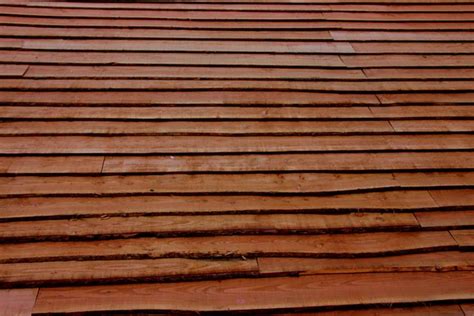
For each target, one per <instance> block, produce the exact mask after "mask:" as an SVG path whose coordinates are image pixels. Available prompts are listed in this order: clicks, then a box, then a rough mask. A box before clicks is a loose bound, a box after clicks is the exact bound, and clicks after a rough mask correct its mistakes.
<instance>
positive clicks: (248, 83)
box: [0, 67, 474, 93]
mask: <svg viewBox="0 0 474 316" xmlns="http://www.w3.org/2000/svg"><path fill="white" fill-rule="evenodd" d="M32 69H33V70H34V69H37V68H35V67H33V68H32ZM212 69H214V68H212ZM119 70H120V67H116V69H115V71H113V72H112V73H110V72H107V71H105V72H104V73H101V74H99V76H102V75H103V76H104V78H95V79H83V78H75V79H64V78H62V79H61V80H57V79H58V78H50V79H46V78H43V79H42V80H37V79H31V78H23V79H10V78H9V79H4V80H2V81H1V82H0V89H2V90H7V89H8V90H35V91H36V90H45V91H49V90H99V91H102V90H103V91H108V90H140V91H142V90H143V91H147V90H150V91H160V90H168V91H169V90H186V91H192V90H267V91H269V90H271V91H281V90H288V91H321V92H329V91H330V92H344V93H345V92H379V91H382V92H384V91H397V92H398V91H417V92H426V91H429V92H439V91H452V92H457V91H459V90H460V91H472V90H474V87H473V81H471V80H429V81H419V80H404V81H398V80H397V81H394V80H385V81H366V80H359V78H356V79H354V80H352V79H351V80H338V79H334V80H332V79H331V80H329V79H328V80H320V81H294V80H291V81H290V80H286V81H284V80H272V82H271V84H269V83H268V81H265V80H255V79H254V80H249V79H239V80H235V79H231V80H229V79H226V80H224V79H222V80H206V79H200V80H195V79H192V80H189V79H184V78H183V79H179V80H176V79H174V80H173V79H169V80H161V79H147V80H143V79H137V78H134V80H127V79H124V78H119V77H118V78H112V77H108V76H115V75H117V76H120V73H119ZM274 70H275V69H272V70H271V71H268V72H269V74H268V75H271V76H273V75H278V71H279V70H280V69H279V68H278V69H276V70H278V71H276V72H275V71H274ZM312 71H314V72H317V70H312ZM266 72H267V71H264V72H262V73H260V74H257V75H258V76H261V75H266V74H265V73H266ZM208 73H210V72H208ZM255 73H258V70H257V71H256V72H255ZM301 74H303V75H304V74H305V72H302V73H301ZM76 75H77V74H73V75H72V76H76ZM122 75H124V74H123V73H122ZM134 75H136V76H141V74H140V72H138V73H134ZM163 75H165V74H163ZM184 75H185V74H184V73H183V76H184ZM212 75H213V74H211V76H212ZM228 75H229V74H227V76H228ZM231 75H232V76H234V75H235V76H240V74H239V73H238V72H237V73H235V74H234V73H233V74H231ZM284 75H285V76H286V75H288V74H284ZM297 75H298V76H299V74H297ZM54 76H56V74H54ZM58 76H61V74H59V75H58ZM64 76H68V75H67V74H64ZM144 76H146V75H144ZM105 77H107V78H105Z"/></svg>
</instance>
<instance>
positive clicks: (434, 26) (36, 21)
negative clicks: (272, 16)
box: [0, 3, 474, 31]
mask: <svg viewBox="0 0 474 316" xmlns="http://www.w3.org/2000/svg"><path fill="white" fill-rule="evenodd" d="M135 4H137V3H135ZM107 5H111V3H107ZM305 6H306V5H305ZM0 23H2V24H5V25H17V26H55V27H75V28H80V27H95V28H106V29H123V28H127V27H141V28H168V29H191V30H199V29H206V30H212V29H221V30H232V29H233V30H317V29H324V30H327V29H343V30H344V29H347V30H354V29H355V30H357V29H360V30H374V29H375V30H466V31H469V30H472V29H473V28H474V25H473V24H472V23H471V22H463V21H430V22H429V23H426V22H420V21H418V22H416V21H415V22H411V21H337V20H336V21H330V20H324V21H319V20H306V21H297V20H289V21H285V20H274V21H270V20H261V21H253V20H239V21H232V20H219V21H206V20H158V19H157V20H143V19H115V20H114V23H113V24H111V23H110V20H109V19H107V18H101V17H95V18H76V17H61V16H56V17H33V16H0Z"/></svg>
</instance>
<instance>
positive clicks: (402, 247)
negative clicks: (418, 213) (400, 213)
mask: <svg viewBox="0 0 474 316" xmlns="http://www.w3.org/2000/svg"><path fill="white" fill-rule="evenodd" d="M457 247H458V244H457V242H455V241H454V239H453V238H452V237H451V235H450V234H449V232H446V231H443V232H404V233H402V232H394V233H386V232H383V233H364V234H334V235H331V234H325V235H308V236H304V235H300V236H298V235H276V236H274V235H267V236H265V235H261V236H214V237H192V238H190V237H180V238H161V239H156V238H134V239H117V240H102V241H70V242H33V243H21V244H0V250H2V251H1V252H0V263H9V262H10V263H13V262H33V261H68V260H78V259H80V258H83V259H92V258H93V259H121V258H122V259H123V258H162V257H180V258H181V257H183V258H190V257H191V258H195V257H199V258H201V257H202V258H211V257H217V258H218V257H237V258H240V257H242V256H244V257H255V256H257V255H258V256H279V257H280V256H310V257H328V256H329V257H353V256H380V255H388V254H396V253H410V252H423V251H434V250H444V249H455V248H457Z"/></svg>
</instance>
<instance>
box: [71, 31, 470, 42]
mask: <svg viewBox="0 0 474 316" xmlns="http://www.w3.org/2000/svg"><path fill="white" fill-rule="evenodd" d="M66 34H67V33H66ZM284 36H285V35H284V34H283V37H284ZM331 36H332V38H333V39H334V40H336V41H362V42H364V41H370V42H371V41H379V42H389V41H408V42H409V41H414V42H424V41H427V42H433V41H440V42H445V41H446V42H453V41H458V42H470V41H473V40H474V33H471V32H449V31H447V32H446V31H443V32H437V31H417V32H403V31H397V32H389V31H361V30H358V31H339V30H336V31H331Z"/></svg>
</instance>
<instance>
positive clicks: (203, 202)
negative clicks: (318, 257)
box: [0, 190, 474, 219]
mask: <svg viewBox="0 0 474 316" xmlns="http://www.w3.org/2000/svg"><path fill="white" fill-rule="evenodd" d="M471 191H473V190H471ZM469 192H470V191H466V193H469ZM473 192H474V191H473ZM465 196H466V197H467V196H468V194H465ZM470 205H471V206H473V205H474V202H471V203H470ZM0 206H1V207H0V218H2V219H22V218H24V219H26V218H28V217H51V218H54V217H66V218H71V217H75V216H101V215H111V216H112V215H145V214H148V215H184V214H188V215H198V214H201V215H203V214H233V213H252V214H266V213H288V214H294V213H327V214H338V213H344V212H348V211H350V212H356V211H366V212H380V211H386V212H393V211H394V210H399V211H403V212H406V211H411V210H424V209H437V208H438V204H436V203H435V202H434V200H433V198H432V197H431V195H430V193H429V192H427V191H423V190H417V191H389V192H369V193H352V194H340V195H331V196H255V195H243V196H240V195H238V196H236V195H224V196H126V197H29V198H25V197H23V198H3V199H0Z"/></svg>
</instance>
